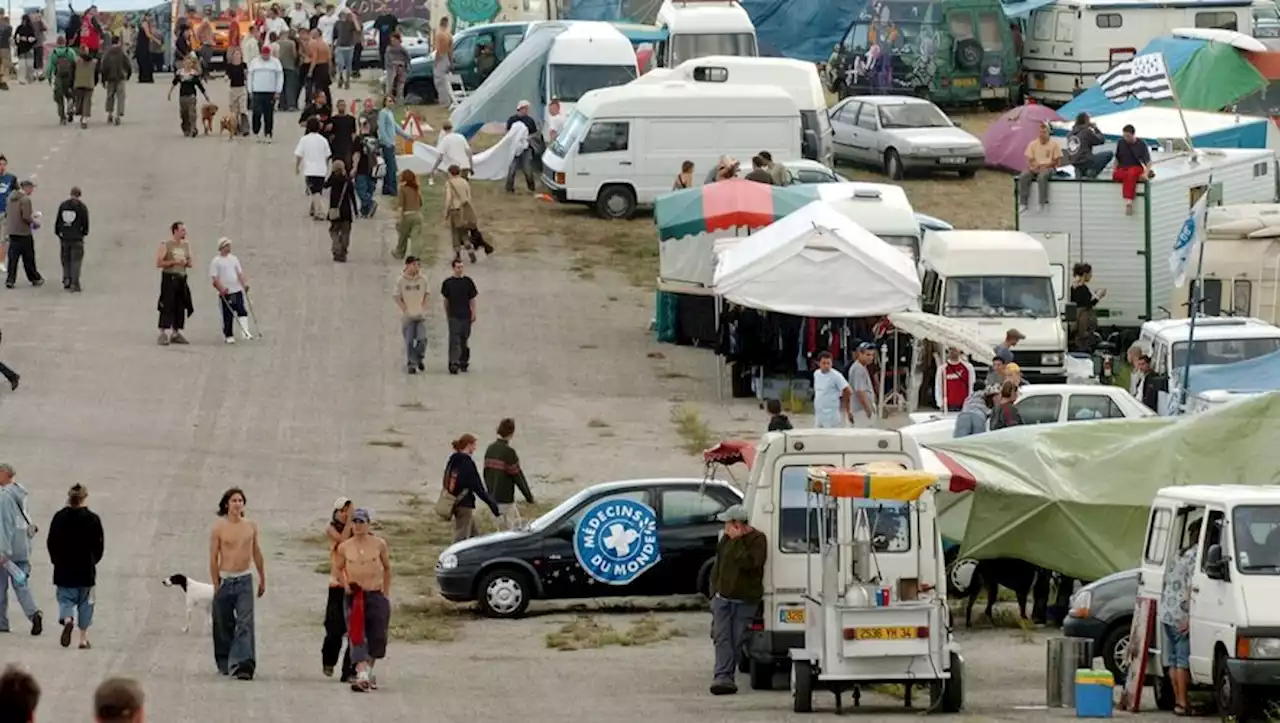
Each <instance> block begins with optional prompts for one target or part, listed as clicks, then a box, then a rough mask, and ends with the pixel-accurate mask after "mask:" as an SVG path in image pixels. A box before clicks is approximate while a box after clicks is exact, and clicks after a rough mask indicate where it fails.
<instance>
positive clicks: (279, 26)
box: [267, 5, 289, 38]
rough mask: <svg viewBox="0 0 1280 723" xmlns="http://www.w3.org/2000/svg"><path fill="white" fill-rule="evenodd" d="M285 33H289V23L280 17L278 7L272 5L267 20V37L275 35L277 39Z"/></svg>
mask: <svg viewBox="0 0 1280 723" xmlns="http://www.w3.org/2000/svg"><path fill="white" fill-rule="evenodd" d="M287 32H289V23H287V22H285V20H284V18H282V17H280V7H279V6H277V5H272V6H271V17H269V18H267V35H268V36H270V35H271V33H275V34H276V37H277V38H283V37H284V34H285V33H287Z"/></svg>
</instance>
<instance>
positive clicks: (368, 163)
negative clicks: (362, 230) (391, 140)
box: [352, 116, 379, 218]
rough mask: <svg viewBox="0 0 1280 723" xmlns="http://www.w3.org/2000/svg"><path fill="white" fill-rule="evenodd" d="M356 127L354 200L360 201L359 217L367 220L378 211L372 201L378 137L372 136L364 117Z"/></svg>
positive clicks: (375, 203)
mask: <svg viewBox="0 0 1280 723" xmlns="http://www.w3.org/2000/svg"><path fill="white" fill-rule="evenodd" d="M357 127H358V128H359V129H360V132H359V133H357V134H356V141H355V156H354V158H353V159H352V165H354V166H355V175H356V198H357V199H359V200H360V217H361V218H369V217H370V216H372V215H373V214H374V212H375V211H377V210H378V202H377V201H375V200H374V199H373V191H374V187H375V186H376V183H377V182H376V180H375V179H374V177H373V173H374V170H375V169H377V167H378V156H379V152H378V137H377V136H376V135H374V133H373V131H372V129H371V128H370V127H369V121H368V120H367V119H366V118H365V117H364V116H360V120H359V121H358V122H357Z"/></svg>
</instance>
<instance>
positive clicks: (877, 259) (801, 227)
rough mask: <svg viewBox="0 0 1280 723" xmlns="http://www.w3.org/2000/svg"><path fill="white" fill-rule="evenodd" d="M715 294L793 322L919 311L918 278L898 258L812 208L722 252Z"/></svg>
mask: <svg viewBox="0 0 1280 723" xmlns="http://www.w3.org/2000/svg"><path fill="white" fill-rule="evenodd" d="M715 293H716V294H717V295H718V296H721V297H723V298H725V299H728V300H729V301H731V302H733V303H735V304H739V305H741V306H745V307H747V308H751V309H759V310H762V311H773V312H777V313H782V314H793V315H795V316H807V317H817V318H829V319H834V318H852V317H864V316H884V315H887V314H891V313H893V312H896V311H906V310H909V309H914V308H917V307H918V303H919V297H920V279H919V277H917V276H916V270H915V267H914V266H912V263H911V260H910V259H908V258H907V257H906V256H905V255H903V254H902V252H901V251H898V250H897V249H895V248H894V247H892V246H890V245H889V244H887V243H885V242H884V241H882V240H880V238H879V237H877V236H875V235H874V234H872V233H871V232H869V231H867V230H866V229H864V228H862V227H861V226H859V225H858V224H857V223H855V222H853V221H851V220H850V219H849V218H848V217H847V216H845V215H843V214H841V213H839V212H837V211H835V210H834V209H832V208H831V207H830V206H828V205H827V203H826V202H825V201H814V202H813V203H811V204H809V205H807V206H805V207H804V208H802V209H800V210H798V211H796V212H795V213H793V214H791V215H789V216H787V217H785V218H783V219H780V220H778V221H776V222H774V223H773V224H771V225H769V226H767V227H765V228H763V229H761V230H759V231H757V232H756V233H754V234H752V235H751V236H750V237H748V238H746V239H743V240H742V241H741V242H740V243H738V244H735V245H733V246H732V247H730V248H727V249H725V250H723V251H722V252H720V253H719V254H718V258H717V262H716V271H715Z"/></svg>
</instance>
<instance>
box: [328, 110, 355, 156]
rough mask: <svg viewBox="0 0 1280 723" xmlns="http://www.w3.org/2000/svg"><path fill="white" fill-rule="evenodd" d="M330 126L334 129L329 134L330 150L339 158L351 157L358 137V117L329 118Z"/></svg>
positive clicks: (341, 116)
mask: <svg viewBox="0 0 1280 723" xmlns="http://www.w3.org/2000/svg"><path fill="white" fill-rule="evenodd" d="M329 126H330V127H331V128H332V129H333V130H331V131H330V132H329V147H330V148H329V149H330V150H331V151H333V156H334V157H335V158H337V157H339V156H343V157H346V156H347V155H350V153H351V151H352V144H353V142H354V140H355V137H356V117H355V116H353V115H334V116H329Z"/></svg>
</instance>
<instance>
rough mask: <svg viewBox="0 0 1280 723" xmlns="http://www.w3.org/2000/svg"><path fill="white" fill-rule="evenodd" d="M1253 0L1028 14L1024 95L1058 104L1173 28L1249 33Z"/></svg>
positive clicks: (1095, 1) (1076, 4) (1083, 0)
mask: <svg viewBox="0 0 1280 723" xmlns="http://www.w3.org/2000/svg"><path fill="white" fill-rule="evenodd" d="M1252 4H1253V0H1164V1H1163V2H1151V1H1150V0H1057V2H1054V3H1053V4H1051V5H1046V6H1045V7H1042V8H1039V9H1037V10H1034V11H1032V13H1031V17H1030V18H1029V19H1028V21H1027V32H1026V35H1025V36H1024V41H1023V42H1024V45H1023V51H1022V68H1023V70H1024V71H1025V72H1026V74H1027V95H1029V96H1030V97H1032V98H1035V99H1036V100H1039V101H1042V102H1044V103H1049V104H1054V105H1061V104H1063V103H1066V102H1067V101H1069V100H1071V99H1072V98H1073V97H1075V95H1076V94H1078V93H1080V92H1081V91H1083V90H1084V89H1086V88H1088V87H1090V86H1091V85H1093V82H1094V81H1095V80H1096V79H1097V77H1098V76H1099V75H1102V74H1103V73H1105V72H1107V71H1108V70H1110V69H1111V68H1112V67H1113V66H1115V65H1117V64H1119V63H1123V62H1124V61H1126V60H1129V59H1130V58H1132V57H1133V56H1134V55H1135V54H1137V52H1138V51H1139V50H1141V49H1142V48H1143V47H1145V46H1146V45H1147V43H1149V42H1151V41H1152V40H1154V39H1156V38H1158V37H1160V36H1163V35H1168V34H1169V33H1170V32H1172V31H1173V30H1174V29H1176V28H1212V29H1218V30H1235V31H1239V32H1242V33H1248V32H1250V29H1251V28H1252V26H1253V15H1252Z"/></svg>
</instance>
